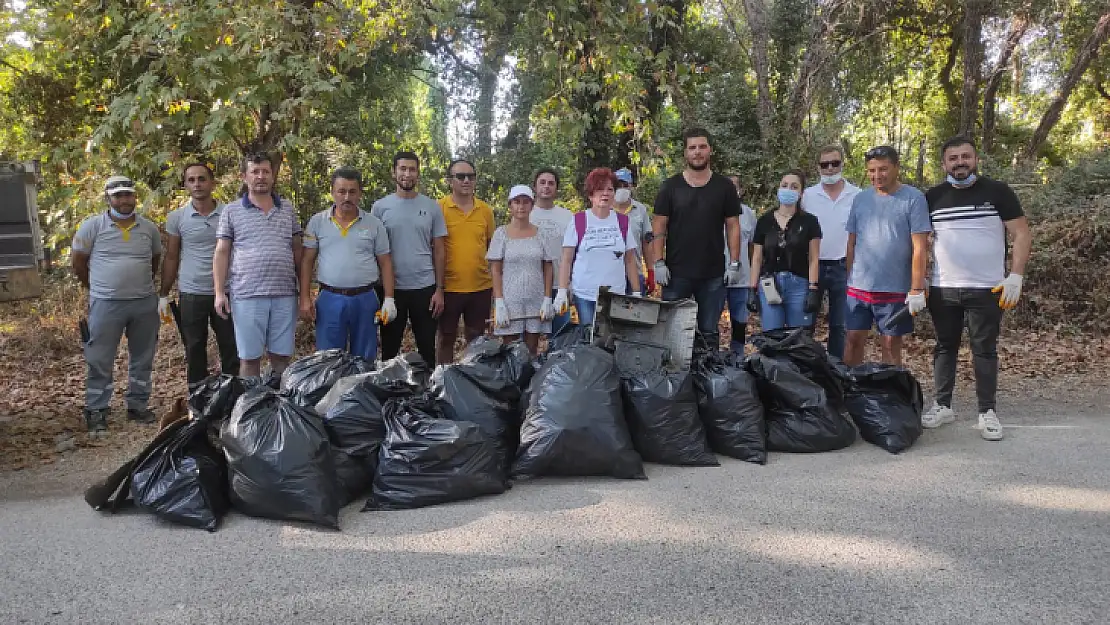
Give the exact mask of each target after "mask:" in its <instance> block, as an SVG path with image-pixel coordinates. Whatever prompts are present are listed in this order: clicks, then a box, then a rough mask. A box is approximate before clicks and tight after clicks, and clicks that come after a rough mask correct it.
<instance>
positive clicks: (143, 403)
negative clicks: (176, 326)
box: [85, 295, 161, 410]
mask: <svg viewBox="0 0 1110 625" xmlns="http://www.w3.org/2000/svg"><path fill="white" fill-rule="evenodd" d="M88 322H89V341H88V343H86V344H85V363H86V365H87V368H88V377H87V378H86V382H85V408H87V409H88V410H106V409H107V408H108V405H109V404H110V403H111V401H112V388H113V387H112V370H113V368H114V366H115V362H116V352H117V351H118V350H119V341H120V337H122V336H124V335H126V336H127V352H128V354H129V357H130V359H129V362H128V367H127V395H126V400H127V409H128V410H132V409H134V410H145V409H146V408H147V403H148V402H149V401H150V372H151V369H152V368H153V367H154V350H155V348H156V347H157V345H158V327H159V325H160V324H161V319H160V318H159V317H158V296H156V295H150V296H149V297H144V298H142V299H98V298H89V319H88Z"/></svg>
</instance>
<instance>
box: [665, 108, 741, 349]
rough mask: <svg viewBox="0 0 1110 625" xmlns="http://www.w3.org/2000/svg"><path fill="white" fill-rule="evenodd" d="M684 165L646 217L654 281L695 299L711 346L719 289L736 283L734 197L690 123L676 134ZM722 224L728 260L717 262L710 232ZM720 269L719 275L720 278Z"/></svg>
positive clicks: (705, 140) (719, 251)
mask: <svg viewBox="0 0 1110 625" xmlns="http://www.w3.org/2000/svg"><path fill="white" fill-rule="evenodd" d="M682 139H683V146H684V147H683V151H684V156H685V159H686V168H685V169H684V170H683V171H682V173H680V174H676V175H674V176H672V177H671V178H668V179H667V180H666V181H664V182H663V186H662V187H661V188H660V189H659V194H658V195H657V196H656V198H655V216H654V217H653V218H652V231H653V232H652V235H651V236H652V238H653V240H654V245H653V246H652V247H653V248H654V249H653V250H652V258H651V259H649V260H654V268H655V282H656V283H657V284H659V286H661V287H663V299H664V300H678V299H684V298H688V297H693V298H694V300H695V301H697V303H698V330H699V331H700V332H701V333H702V335H703V336H704V337H705V340H706V342H707V344H708V347H710V348H711V349H713V350H716V349H718V347H719V341H720V339H719V335H720V333H719V331H718V329H717V328H718V322H719V321H720V318H721V309H722V307H723V306H724V300H725V288H726V287H734V286H742V285H743V280H744V277H743V273H742V271H741V264H740V253H741V248H740V219H739V215H740V198H739V196H737V195H736V187H734V186H733V184H732V182H730V181H729V179H728V178H726V177H724V176H722V175H720V174H716V173H714V172H713V170H712V169H710V167H709V159H710V156H712V154H713V148H712V147H711V145H710V140H709V132H708V131H707V130H705V129H704V128H692V129H690V130H687V131H686V132H684V133H683V134H682ZM722 228H725V229H727V230H726V231H727V233H728V250H729V263H728V267H727V268H725V267H722V266H721V257H722V256H723V255H724V253H725V241H724V239H722V238H721V237H719V236H716V235H714V234H713V233H715V232H721V230H722ZM722 274H723V276H724V280H723V281H722V279H721V278H722Z"/></svg>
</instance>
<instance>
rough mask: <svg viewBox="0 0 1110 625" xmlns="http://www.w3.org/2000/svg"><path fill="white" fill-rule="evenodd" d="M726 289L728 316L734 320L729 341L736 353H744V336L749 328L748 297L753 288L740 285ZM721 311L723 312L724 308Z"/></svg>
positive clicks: (731, 348) (730, 346) (730, 347)
mask: <svg viewBox="0 0 1110 625" xmlns="http://www.w3.org/2000/svg"><path fill="white" fill-rule="evenodd" d="M725 291H726V292H727V296H726V302H725V303H726V304H728V316H729V319H731V320H732V340H731V341H730V342H729V349H730V350H732V352H733V353H735V354H743V353H744V337H745V335H746V334H747V329H748V298H749V297H750V296H751V291H752V290H751V289H750V288H749V287H746V286H740V287H728V288H726V289H725ZM722 308H723V307H722ZM721 312H722V313H723V312H724V310H722V311H721Z"/></svg>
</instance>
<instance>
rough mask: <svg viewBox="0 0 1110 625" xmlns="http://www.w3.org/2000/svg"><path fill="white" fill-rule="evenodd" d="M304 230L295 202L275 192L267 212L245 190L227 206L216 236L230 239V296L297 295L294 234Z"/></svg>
mask: <svg viewBox="0 0 1110 625" xmlns="http://www.w3.org/2000/svg"><path fill="white" fill-rule="evenodd" d="M301 232H302V230H301V224H300V223H298V222H297V213H296V211H295V210H293V204H292V203H291V202H289V200H284V199H281V198H279V197H278V196H277V195H276V194H275V195H274V207H273V208H272V209H270V212H268V213H266V212H263V211H262V209H261V208H259V207H257V206H255V205H254V204H253V203H252V202H251V201H250V198H249V197H247V195H246V194H244V195H243V196H241V197H240V198H239V199H237V200H235V201H233V202H231V203H229V204H228V205H227V206H225V207H224V212H223V215H221V216H220V225H219V226H218V227H217V228H216V237H217V238H220V239H227V240H229V241H231V297H232V298H236V297H238V298H244V299H245V298H250V297H286V296H290V295H296V294H297V271H296V267H295V263H294V262H293V237H298V236H300V235H301Z"/></svg>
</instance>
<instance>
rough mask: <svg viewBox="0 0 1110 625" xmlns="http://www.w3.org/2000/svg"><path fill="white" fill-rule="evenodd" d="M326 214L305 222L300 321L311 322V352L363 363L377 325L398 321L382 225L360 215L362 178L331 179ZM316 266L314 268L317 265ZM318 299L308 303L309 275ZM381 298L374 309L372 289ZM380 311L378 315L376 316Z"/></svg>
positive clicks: (345, 174)
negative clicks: (334, 352)
mask: <svg viewBox="0 0 1110 625" xmlns="http://www.w3.org/2000/svg"><path fill="white" fill-rule="evenodd" d="M331 197H332V199H333V200H334V202H335V203H334V204H333V205H332V206H331V208H328V209H326V210H323V211H320V212H319V213H316V214H315V215H313V216H312V218H311V219H309V220H308V227H307V228H305V236H304V258H302V259H301V273H300V281H301V316H302V317H304V318H305V319H312V318H314V317H315V319H316V349H342V350H346V351H348V352H350V353H352V354H354V355H356V356H361V357H363V358H366V359H367V360H374V359H375V358H376V357H377V355H378V325H377V323H376V319H375V318H377V319H378V320H380V321H381V323H383V324H385V323H389V322H390V321H393V320H394V319H395V318H396V317H397V305H396V304H395V303H394V300H393V260H392V259H391V258H390V255H389V235H388V234H387V233H386V230H385V226H384V225H382V222H381V220H379V219H378V218H377V217H374V216H373V215H371V214H370V213H367V212H366V211H364V210H362V209H361V208H360V204H361V202H362V174H360V173H359V171H358V170H357V169H352V168H350V167H340V168H339V169H337V170H335V173H333V174H332V175H331ZM317 261H319V262H317ZM314 267H315V269H316V277H317V280H318V282H319V284H320V295H319V296H318V297H317V298H316V302H315V305H313V302H312V273H313V268H314ZM379 281H380V283H381V287H382V291H383V292H384V294H385V297H384V298H383V301H382V303H381V306H380V307H379V306H378V294H377V292H376V287H377V286H378V284H379ZM379 308H380V310H379Z"/></svg>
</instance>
